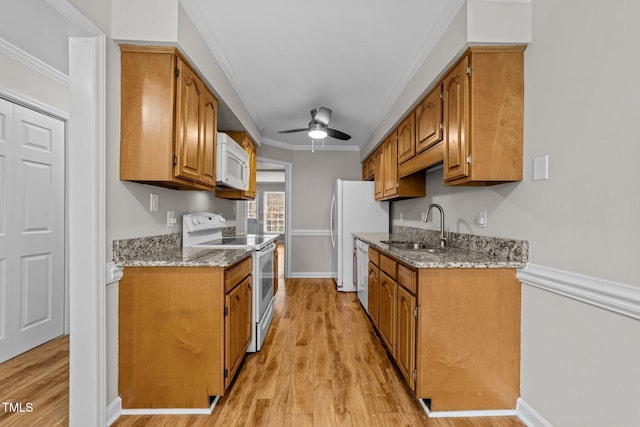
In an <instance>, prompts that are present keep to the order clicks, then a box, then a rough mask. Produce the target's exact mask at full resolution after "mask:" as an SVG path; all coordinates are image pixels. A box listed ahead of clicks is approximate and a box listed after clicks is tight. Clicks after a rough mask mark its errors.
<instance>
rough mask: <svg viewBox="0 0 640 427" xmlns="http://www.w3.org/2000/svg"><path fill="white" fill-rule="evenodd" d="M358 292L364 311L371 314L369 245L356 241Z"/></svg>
mask: <svg viewBox="0 0 640 427" xmlns="http://www.w3.org/2000/svg"><path fill="white" fill-rule="evenodd" d="M356 265H357V274H356V281H357V283H356V284H357V288H356V289H357V292H358V299H359V300H360V304H362V307H363V308H364V311H366V312H367V313H369V303H368V299H369V277H368V272H369V245H368V244H366V243H365V242H363V241H362V240H359V239H356Z"/></svg>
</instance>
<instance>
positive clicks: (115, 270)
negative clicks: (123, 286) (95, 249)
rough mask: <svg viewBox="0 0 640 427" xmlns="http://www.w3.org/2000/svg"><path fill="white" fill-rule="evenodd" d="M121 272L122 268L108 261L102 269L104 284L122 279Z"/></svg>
mask: <svg viewBox="0 0 640 427" xmlns="http://www.w3.org/2000/svg"><path fill="white" fill-rule="evenodd" d="M123 272H124V268H122V267H118V266H117V265H116V264H115V263H114V262H108V263H107V264H106V265H105V269H104V273H105V278H104V284H105V285H107V286H109V285H111V284H113V283H118V282H119V281H120V279H122V274H123Z"/></svg>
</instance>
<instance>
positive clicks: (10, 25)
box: [0, 0, 465, 147]
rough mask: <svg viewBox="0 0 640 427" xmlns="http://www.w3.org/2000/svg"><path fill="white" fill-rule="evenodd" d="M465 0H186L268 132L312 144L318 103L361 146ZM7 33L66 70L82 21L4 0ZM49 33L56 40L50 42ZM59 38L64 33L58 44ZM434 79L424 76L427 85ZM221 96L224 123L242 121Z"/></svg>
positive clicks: (38, 4) (2, 21)
mask: <svg viewBox="0 0 640 427" xmlns="http://www.w3.org/2000/svg"><path fill="white" fill-rule="evenodd" d="M464 1H465V0H400V1H389V0H350V1H342V0H324V1H322V2H318V3H312V2H310V1H305V0H272V1H264V0H244V1H225V2H221V1H211V0H180V2H181V3H182V5H183V6H184V8H185V10H186V11H187V13H188V14H189V16H190V17H191V19H192V20H193V21H194V23H195V25H196V27H197V28H198V29H199V31H200V32H201V33H202V35H203V38H204V39H205V41H206V42H207V44H208V46H209V47H210V49H211V51H212V52H213V54H214V56H215V57H216V58H217V60H218V62H219V63H220V64H221V66H222V67H223V69H224V70H225V72H226V73H227V76H228V77H229V80H230V81H231V83H232V84H233V86H234V87H235V89H236V91H237V92H238V94H239V95H240V97H241V98H242V100H243V102H244V103H245V105H246V107H247V109H248V110H249V112H250V114H251V115H252V117H253V119H254V120H255V122H256V124H257V125H258V127H259V128H260V129H261V132H262V136H263V137H264V138H267V139H270V140H275V141H279V142H283V143H287V144H291V145H298V146H300V145H303V146H309V145H310V142H311V141H310V139H309V137H308V136H307V135H306V133H295V134H287V135H283V134H278V131H280V130H285V129H292V128H304V127H306V126H307V124H308V122H309V120H310V114H309V112H310V110H311V109H313V108H315V107H320V106H324V107H328V108H331V109H332V110H333V117H332V119H331V122H330V124H329V127H331V128H333V129H337V130H340V131H342V132H346V133H348V134H350V135H351V136H352V139H351V140H349V141H347V142H340V141H338V140H335V139H332V138H327V139H326V140H325V144H328V145H332V144H335V145H355V146H359V147H362V146H363V145H364V144H366V143H367V141H368V140H369V138H370V137H371V135H372V133H373V131H374V130H375V129H376V127H377V126H378V124H379V123H380V121H381V120H382V118H383V117H384V116H385V115H386V113H387V112H388V110H389V108H390V107H391V105H392V104H393V102H394V101H395V100H396V98H397V97H398V95H399V94H400V91H401V90H402V89H403V88H404V87H405V85H406V84H407V82H408V81H409V79H410V78H411V76H412V75H413V74H414V72H415V71H416V69H417V67H418V66H419V65H420V64H422V62H423V61H424V58H426V56H427V54H428V53H429V51H430V49H431V48H432V46H433V45H434V44H435V43H436V41H437V40H438V38H439V37H440V36H441V34H442V32H443V31H444V30H445V29H446V28H447V26H448V25H449V24H450V22H451V20H452V19H453V17H454V16H455V13H456V12H457V11H458V10H459V8H460V7H461V6H462V4H463V3H464ZM3 9H4V10H3V13H2V14H0V38H2V39H4V40H6V41H8V42H9V43H12V44H14V45H15V46H17V47H18V48H20V49H22V50H24V51H26V52H28V53H30V54H31V55H33V56H34V57H36V58H38V59H40V60H41V61H43V62H45V63H47V64H49V65H51V66H52V67H54V68H56V69H58V70H60V71H61V72H63V73H65V74H66V73H67V72H68V51H67V49H68V48H67V45H68V44H67V38H68V36H69V35H72V34H73V32H74V31H75V29H74V28H73V27H72V25H70V23H69V22H68V21H66V20H65V18H63V17H62V15H60V14H59V13H57V12H56V11H55V9H53V8H52V7H51V6H50V5H49V3H48V2H47V0H3ZM43 39H47V41H48V43H42V40H43ZM52 40H57V42H53V41H52ZM429 83H430V82H425V87H426V86H427V85H428V84H429ZM225 108H226V107H225V105H224V100H222V102H221V109H220V110H221V111H220V113H221V114H220V118H219V122H220V123H221V126H224V125H225V124H228V126H229V129H234V128H235V127H237V126H238V124H239V122H238V121H237V118H236V117H235V116H234V115H233V114H232V112H230V111H227V110H225Z"/></svg>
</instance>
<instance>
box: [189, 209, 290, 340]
mask: <svg viewBox="0 0 640 427" xmlns="http://www.w3.org/2000/svg"><path fill="white" fill-rule="evenodd" d="M224 226H225V219H224V218H223V217H222V216H220V215H218V214H214V213H208V212H195V213H189V214H185V215H183V216H182V246H183V247H199V248H216V249H254V251H253V253H252V257H253V272H252V275H253V310H252V315H253V322H254V324H255V327H254V328H252V337H251V343H250V344H249V348H248V350H247V351H250V352H255V351H259V350H260V348H261V347H262V343H263V342H264V338H265V336H266V335H267V331H268V330H269V326H270V325H271V321H272V320H273V298H274V295H273V286H274V280H275V278H274V269H273V253H274V252H275V250H276V244H275V240H276V238H277V237H278V235H271V234H247V235H237V236H231V237H223V236H222V230H223V228H224Z"/></svg>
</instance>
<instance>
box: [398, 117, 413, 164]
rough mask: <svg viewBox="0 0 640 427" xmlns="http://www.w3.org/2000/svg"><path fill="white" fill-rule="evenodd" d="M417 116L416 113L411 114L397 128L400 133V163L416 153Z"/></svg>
mask: <svg viewBox="0 0 640 427" xmlns="http://www.w3.org/2000/svg"><path fill="white" fill-rule="evenodd" d="M415 118H416V116H415V114H413V113H412V114H409V116H408V117H407V118H406V119H404V121H403V122H402V123H400V126H398V128H397V130H396V132H397V134H398V164H400V163H402V162H404V161H406V160H409V159H410V158H412V157H413V156H415V155H416V120H415Z"/></svg>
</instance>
